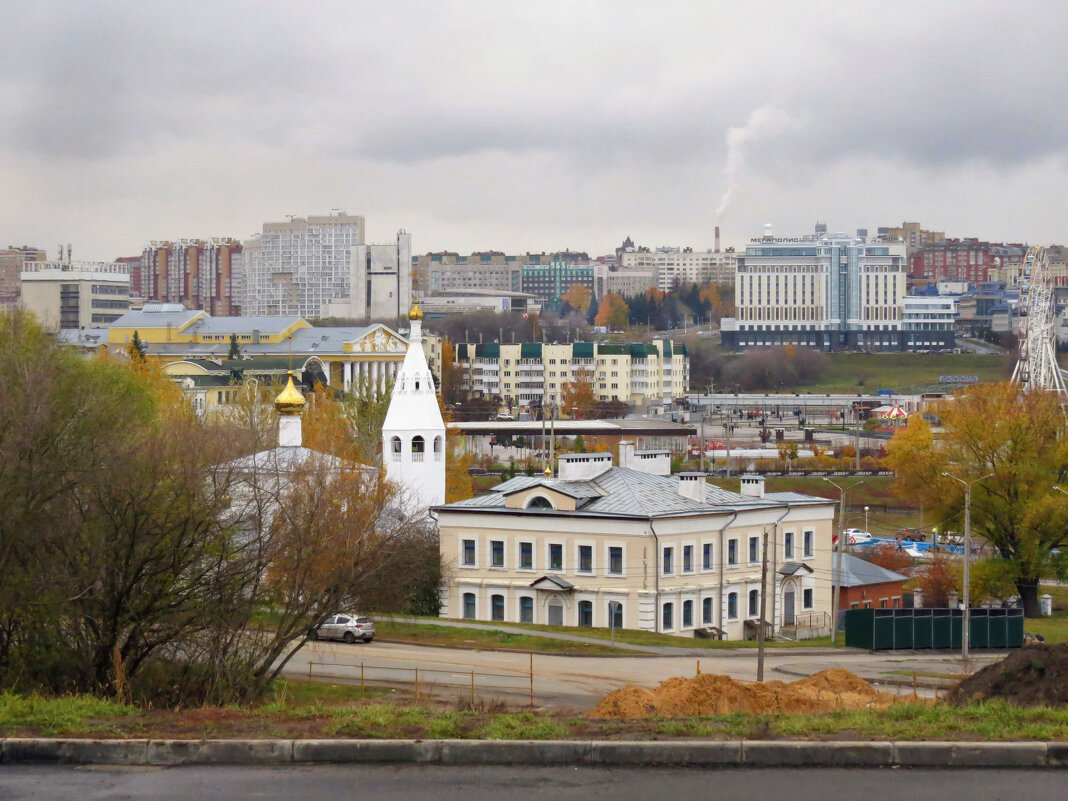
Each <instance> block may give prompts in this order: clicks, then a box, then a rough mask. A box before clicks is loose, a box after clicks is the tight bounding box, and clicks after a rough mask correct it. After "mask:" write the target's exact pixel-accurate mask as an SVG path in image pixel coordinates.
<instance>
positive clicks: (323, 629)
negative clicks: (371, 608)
mask: <svg viewBox="0 0 1068 801" xmlns="http://www.w3.org/2000/svg"><path fill="white" fill-rule="evenodd" d="M374 638H375V622H374V621H373V620H371V618H369V617H365V616H363V615H357V614H352V613H346V614H341V615H331V616H330V617H328V618H327V619H326V620H324V621H323V623H322V625H320V626H318V627H315V628H311V629H309V630H308V639H309V640H341V641H342V642H347V643H350V644H351V643H354V642H356V640H363V641H364V642H371V640H373V639H374Z"/></svg>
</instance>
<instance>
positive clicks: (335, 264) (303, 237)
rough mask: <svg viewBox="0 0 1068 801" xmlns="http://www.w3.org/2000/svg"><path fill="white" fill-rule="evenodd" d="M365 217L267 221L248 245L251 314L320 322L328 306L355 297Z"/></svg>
mask: <svg viewBox="0 0 1068 801" xmlns="http://www.w3.org/2000/svg"><path fill="white" fill-rule="evenodd" d="M363 244H364V219H363V217H362V216H356V215H349V214H346V213H345V212H337V213H332V214H330V215H329V216H327V217H307V218H304V217H293V218H292V219H290V221H289V222H267V223H264V224H263V232H262V233H261V234H260V235H259V236H258V237H256V238H254V239H251V240H249V241H247V242H245V243H244V248H245V255H246V273H247V276H248V301H247V304H246V305H247V309H246V310H245V312H244V313H245V314H246V315H249V316H278V315H282V316H298V317H306V318H318V317H319V316H321V315H322V310H323V304H324V303H326V302H328V301H330V300H332V299H334V298H350V297H352V294H351V293H352V273H353V256H354V255H355V254H356V248H357V246H359V245H363Z"/></svg>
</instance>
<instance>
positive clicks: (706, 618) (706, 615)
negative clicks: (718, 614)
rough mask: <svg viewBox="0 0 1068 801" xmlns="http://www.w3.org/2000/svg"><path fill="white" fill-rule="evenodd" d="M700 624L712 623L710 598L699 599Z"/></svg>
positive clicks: (708, 624) (709, 624) (707, 624)
mask: <svg viewBox="0 0 1068 801" xmlns="http://www.w3.org/2000/svg"><path fill="white" fill-rule="evenodd" d="M701 625H703V626H711V625H712V599H711V598H705V599H704V600H703V601H701Z"/></svg>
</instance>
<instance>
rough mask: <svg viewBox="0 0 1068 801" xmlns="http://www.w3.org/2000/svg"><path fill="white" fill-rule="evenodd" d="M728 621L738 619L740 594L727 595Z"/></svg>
mask: <svg viewBox="0 0 1068 801" xmlns="http://www.w3.org/2000/svg"><path fill="white" fill-rule="evenodd" d="M727 619H728V620H737V619H738V593H736V592H731V593H727Z"/></svg>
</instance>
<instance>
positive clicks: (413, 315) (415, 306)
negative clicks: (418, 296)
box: [408, 300, 423, 320]
mask: <svg viewBox="0 0 1068 801" xmlns="http://www.w3.org/2000/svg"><path fill="white" fill-rule="evenodd" d="M408 319H409V320H422V319H423V310H422V309H420V308H419V301H417V300H413V301H412V310H411V311H410V312H408Z"/></svg>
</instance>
